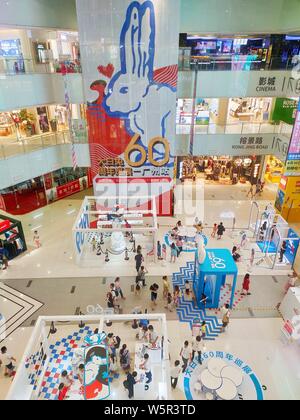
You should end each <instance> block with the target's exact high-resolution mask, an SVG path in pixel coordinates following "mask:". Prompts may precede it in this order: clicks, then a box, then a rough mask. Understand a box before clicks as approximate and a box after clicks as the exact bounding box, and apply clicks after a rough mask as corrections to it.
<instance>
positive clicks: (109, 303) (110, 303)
mask: <svg viewBox="0 0 300 420" xmlns="http://www.w3.org/2000/svg"><path fill="white" fill-rule="evenodd" d="M106 303H107V307H108V309H114V307H115V306H114V298H113V295H112V293H110V292H109V293H107V295H106Z"/></svg>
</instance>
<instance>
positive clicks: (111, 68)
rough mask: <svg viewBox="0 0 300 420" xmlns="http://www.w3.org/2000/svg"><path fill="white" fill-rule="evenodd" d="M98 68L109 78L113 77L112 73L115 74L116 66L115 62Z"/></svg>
mask: <svg viewBox="0 0 300 420" xmlns="http://www.w3.org/2000/svg"><path fill="white" fill-rule="evenodd" d="M98 70H99V73H101V74H103V75H104V76H105V77H108V78H109V79H111V78H112V75H113V74H114V71H115V68H114V65H113V64H108V65H107V66H106V67H104V66H99V67H98Z"/></svg>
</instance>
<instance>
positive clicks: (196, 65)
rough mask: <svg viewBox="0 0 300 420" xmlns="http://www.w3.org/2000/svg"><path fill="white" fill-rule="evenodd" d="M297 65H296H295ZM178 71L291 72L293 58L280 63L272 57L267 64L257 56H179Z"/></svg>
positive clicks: (293, 64) (280, 60) (276, 58)
mask: <svg viewBox="0 0 300 420" xmlns="http://www.w3.org/2000/svg"><path fill="white" fill-rule="evenodd" d="M296 64H297V63H296ZM178 65H179V70H180V71H195V70H197V71H253V70H256V71H260V70H292V69H293V68H294V66H295V63H294V58H293V57H290V58H289V59H287V61H285V62H282V58H281V57H279V58H278V57H272V58H271V59H270V61H269V62H267V61H266V60H262V59H260V58H258V57H257V56H255V55H253V56H251V55H248V56H240V55H227V56H207V57H193V56H190V55H184V54H179V64H178Z"/></svg>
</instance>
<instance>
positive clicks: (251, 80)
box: [177, 70, 300, 98]
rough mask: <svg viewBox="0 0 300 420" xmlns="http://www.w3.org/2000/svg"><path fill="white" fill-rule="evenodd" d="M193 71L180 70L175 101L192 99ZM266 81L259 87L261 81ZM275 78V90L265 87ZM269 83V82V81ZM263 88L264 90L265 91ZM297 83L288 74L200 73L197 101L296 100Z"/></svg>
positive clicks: (299, 85) (299, 82) (286, 72)
mask: <svg viewBox="0 0 300 420" xmlns="http://www.w3.org/2000/svg"><path fill="white" fill-rule="evenodd" d="M194 77H195V72H191V71H180V72H179V80H178V93H177V97H178V98H192V97H193V87H194V80H195V79H194ZM262 78H264V79H266V80H267V82H266V83H267V84H266V86H261V85H260V82H261V79H262ZM273 78H275V86H274V87H275V89H272V85H268V83H269V79H273ZM270 81H271V80H270ZM264 89H265V90H264ZM299 96H300V81H298V82H297V81H296V80H294V79H292V75H291V72H290V71H275V70H274V71H199V72H198V81H197V97H198V98H247V97H248V98H249V97H279V98H280V97H299Z"/></svg>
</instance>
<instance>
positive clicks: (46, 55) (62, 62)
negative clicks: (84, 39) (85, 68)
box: [0, 29, 81, 74]
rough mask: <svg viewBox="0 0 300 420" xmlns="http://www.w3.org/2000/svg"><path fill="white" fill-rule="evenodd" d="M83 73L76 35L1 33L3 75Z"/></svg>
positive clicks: (59, 32) (27, 31)
mask: <svg viewBox="0 0 300 420" xmlns="http://www.w3.org/2000/svg"><path fill="white" fill-rule="evenodd" d="M27 71H28V72H33V71H37V72H41V73H44V72H46V73H47V72H58V73H61V72H63V71H66V72H68V73H79V72H81V66H80V46H79V38H78V33H77V32H71V31H51V30H41V29H32V30H15V29H3V30H0V72H3V73H8V74H19V73H26V72H27Z"/></svg>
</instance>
